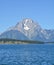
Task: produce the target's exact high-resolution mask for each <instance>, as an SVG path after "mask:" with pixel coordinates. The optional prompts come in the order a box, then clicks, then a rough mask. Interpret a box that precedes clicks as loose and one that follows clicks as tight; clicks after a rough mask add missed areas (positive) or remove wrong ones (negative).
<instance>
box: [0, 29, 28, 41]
mask: <svg viewBox="0 0 54 65" xmlns="http://www.w3.org/2000/svg"><path fill="white" fill-rule="evenodd" d="M1 38H2V39H3V38H8V39H16V40H28V38H27V37H26V36H25V35H24V34H22V33H21V32H19V31H17V30H10V31H6V32H4V33H2V34H1V35H0V39H1Z"/></svg>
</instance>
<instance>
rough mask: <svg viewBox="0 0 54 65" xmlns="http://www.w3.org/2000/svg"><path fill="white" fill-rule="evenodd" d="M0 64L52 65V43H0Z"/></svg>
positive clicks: (53, 62) (53, 49)
mask: <svg viewBox="0 0 54 65" xmlns="http://www.w3.org/2000/svg"><path fill="white" fill-rule="evenodd" d="M0 65H54V44H0Z"/></svg>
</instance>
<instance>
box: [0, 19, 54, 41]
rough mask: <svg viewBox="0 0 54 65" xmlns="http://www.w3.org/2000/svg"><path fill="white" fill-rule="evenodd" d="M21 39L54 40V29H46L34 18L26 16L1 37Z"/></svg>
mask: <svg viewBox="0 0 54 65" xmlns="http://www.w3.org/2000/svg"><path fill="white" fill-rule="evenodd" d="M2 37H6V38H13V39H20V40H25V39H26V40H28V39H29V40H39V41H54V40H53V39H54V30H46V29H43V28H41V26H40V25H39V24H38V23H37V22H36V21H33V20H32V19H29V18H26V19H23V20H22V21H20V22H18V23H17V24H16V25H15V26H14V27H10V28H9V29H8V30H7V31H5V32H4V33H2V34H1V35H0V38H2Z"/></svg>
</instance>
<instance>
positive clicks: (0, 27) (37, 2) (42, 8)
mask: <svg viewBox="0 0 54 65" xmlns="http://www.w3.org/2000/svg"><path fill="white" fill-rule="evenodd" d="M24 18H31V19H32V20H34V21H35V22H38V23H39V25H40V26H41V27H42V28H43V29H54V0H0V32H4V31H6V30H7V29H8V28H9V27H11V26H14V25H16V24H17V22H19V21H21V20H23V19H24Z"/></svg>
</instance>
